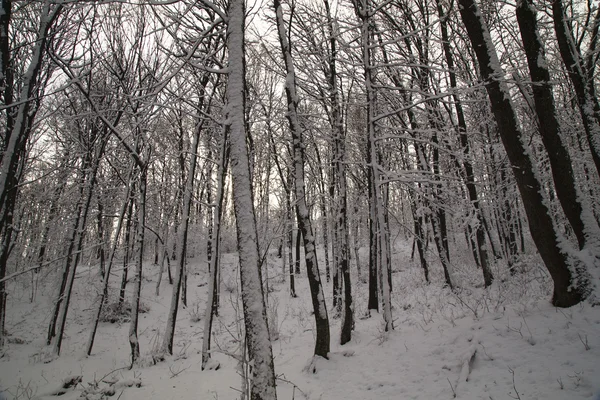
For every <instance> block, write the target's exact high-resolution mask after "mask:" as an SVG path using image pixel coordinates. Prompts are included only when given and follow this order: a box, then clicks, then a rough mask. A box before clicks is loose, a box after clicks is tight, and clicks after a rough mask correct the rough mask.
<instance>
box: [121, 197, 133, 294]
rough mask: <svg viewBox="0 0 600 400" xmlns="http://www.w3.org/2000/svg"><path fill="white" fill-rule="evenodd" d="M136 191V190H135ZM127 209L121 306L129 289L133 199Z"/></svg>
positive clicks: (130, 199)
mask: <svg viewBox="0 0 600 400" xmlns="http://www.w3.org/2000/svg"><path fill="white" fill-rule="evenodd" d="M134 190H135V189H134ZM128 202H129V207H128V209H127V222H126V223H125V243H124V245H125V246H124V247H125V255H124V256H123V273H122V274H121V288H120V289H119V305H121V304H123V303H124V302H125V289H126V287H127V275H128V272H129V256H130V250H131V226H132V223H133V203H134V199H133V197H131V198H129V200H128Z"/></svg>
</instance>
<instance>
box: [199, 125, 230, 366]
mask: <svg viewBox="0 0 600 400" xmlns="http://www.w3.org/2000/svg"><path fill="white" fill-rule="evenodd" d="M228 162H229V150H228V141H227V136H226V132H224V134H223V138H222V143H221V151H220V157H219V168H218V169H217V198H216V202H215V207H214V211H213V224H212V225H213V229H212V232H213V235H212V236H211V245H210V247H211V249H213V250H212V251H211V254H210V256H209V259H208V262H209V271H210V277H209V281H208V299H207V300H206V310H205V312H204V336H203V340H202V369H205V368H206V364H207V363H208V360H209V359H210V358H211V357H210V341H211V336H212V323H213V317H214V316H215V315H217V301H216V300H217V286H218V277H219V270H220V266H219V256H220V246H219V245H220V241H221V218H222V216H223V197H224V196H225V177H226V174H227V164H228Z"/></svg>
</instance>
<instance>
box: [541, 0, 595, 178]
mask: <svg viewBox="0 0 600 400" xmlns="http://www.w3.org/2000/svg"><path fill="white" fill-rule="evenodd" d="M596 12H597V14H596V16H595V18H594V19H593V20H592V22H591V25H592V27H593V28H592V27H585V28H586V29H590V31H595V33H594V32H592V34H591V36H592V37H593V39H592V40H590V48H589V50H588V51H589V54H588V55H587V57H588V62H587V63H586V62H585V60H584V57H583V56H582V55H581V54H580V53H579V50H578V45H576V44H575V38H574V37H573V32H572V29H571V26H570V24H569V23H568V22H567V21H568V20H567V16H566V15H565V10H564V7H563V4H562V0H554V1H553V2H552V16H553V17H554V30H555V32H556V38H557V40H558V48H559V50H560V55H561V57H562V59H563V62H564V63H565V66H566V67H567V72H568V74H569V77H570V78H571V82H572V84H573V88H574V89H575V95H576V96H575V97H576V98H577V105H578V106H579V111H580V113H581V119H582V121H583V127H584V130H585V133H586V136H587V139H588V144H589V146H590V151H591V153H592V159H593V160H594V164H595V166H596V172H597V173H598V175H599V176H600V103H599V102H598V98H597V97H596V89H595V86H594V85H595V82H594V70H595V65H594V62H593V61H592V60H594V59H596V62H597V52H598V49H597V48H596V45H597V43H598V40H597V35H598V25H599V24H600V8H597V10H596Z"/></svg>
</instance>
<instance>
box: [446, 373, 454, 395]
mask: <svg viewBox="0 0 600 400" xmlns="http://www.w3.org/2000/svg"><path fill="white" fill-rule="evenodd" d="M446 380H447V381H448V383H449V384H450V389H452V397H453V398H456V392H455V391H454V387H453V386H452V382H450V379H449V378H446Z"/></svg>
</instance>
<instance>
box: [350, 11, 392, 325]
mask: <svg viewBox="0 0 600 400" xmlns="http://www.w3.org/2000/svg"><path fill="white" fill-rule="evenodd" d="M353 4H354V9H355V12H356V16H357V17H358V18H359V20H360V21H361V48H362V66H363V68H364V70H365V71H364V74H365V92H366V97H367V145H368V146H367V147H368V149H367V168H369V173H370V177H371V183H370V184H371V190H372V195H371V196H369V201H370V202H371V205H370V213H371V216H370V218H371V221H372V224H374V226H372V227H373V228H374V230H375V240H376V241H377V250H378V255H379V257H380V260H381V262H380V263H379V267H380V269H379V276H380V277H382V279H381V281H380V282H381V288H382V293H381V295H382V299H381V300H382V303H383V320H384V322H385V328H384V329H385V331H386V332H387V331H389V330H392V329H394V322H393V319H392V304H391V290H390V284H389V279H388V274H389V271H390V261H391V259H390V254H388V249H389V246H388V245H387V243H385V241H386V238H387V239H388V240H389V237H387V235H385V232H384V231H385V226H386V221H385V210H384V207H383V205H384V197H383V190H382V182H381V172H380V165H379V157H378V152H377V140H376V137H375V136H376V133H375V89H374V88H373V68H374V67H373V65H372V63H371V49H372V45H371V29H372V28H373V26H372V23H371V17H372V15H373V14H372V13H373V11H372V10H371V9H370V6H369V2H368V1H367V0H354V1H353ZM371 234H373V231H372V232H371ZM371 245H372V243H371Z"/></svg>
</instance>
